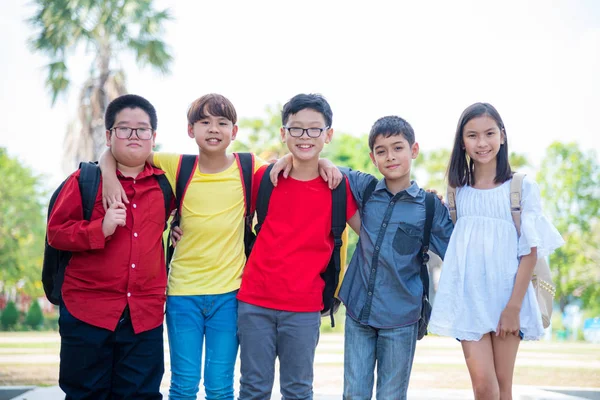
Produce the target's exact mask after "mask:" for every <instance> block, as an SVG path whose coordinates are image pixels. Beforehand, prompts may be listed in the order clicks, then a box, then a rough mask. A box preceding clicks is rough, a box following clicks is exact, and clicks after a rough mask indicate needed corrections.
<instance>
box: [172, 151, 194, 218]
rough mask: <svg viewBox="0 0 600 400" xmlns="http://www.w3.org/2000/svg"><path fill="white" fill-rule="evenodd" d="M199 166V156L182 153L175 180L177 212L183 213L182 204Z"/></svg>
mask: <svg viewBox="0 0 600 400" xmlns="http://www.w3.org/2000/svg"><path fill="white" fill-rule="evenodd" d="M197 167H198V156H196V155H193V154H182V155H181V156H180V157H179V165H178V166H177V176H176V180H175V207H176V208H177V214H178V215H181V205H182V204H183V198H184V197H185V192H187V189H188V186H189V185H190V182H191V181H192V177H193V176H194V172H195V171H196V168H197Z"/></svg>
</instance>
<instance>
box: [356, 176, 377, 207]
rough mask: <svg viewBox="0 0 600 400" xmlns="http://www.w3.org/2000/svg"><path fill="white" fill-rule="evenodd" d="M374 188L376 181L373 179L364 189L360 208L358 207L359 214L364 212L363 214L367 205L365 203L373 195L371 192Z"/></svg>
mask: <svg viewBox="0 0 600 400" xmlns="http://www.w3.org/2000/svg"><path fill="white" fill-rule="evenodd" d="M376 186H377V179H375V178H373V179H372V180H371V182H369V184H368V185H367V187H366V188H365V191H364V192H363V198H362V204H361V207H360V208H361V213H363V214H364V212H365V206H366V205H367V202H368V201H369V199H370V198H371V195H372V194H373V191H374V190H375V187H376Z"/></svg>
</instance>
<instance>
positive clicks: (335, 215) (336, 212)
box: [329, 178, 347, 327]
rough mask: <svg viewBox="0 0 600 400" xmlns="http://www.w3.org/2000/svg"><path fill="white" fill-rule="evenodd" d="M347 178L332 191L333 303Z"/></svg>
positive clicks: (344, 210)
mask: <svg viewBox="0 0 600 400" xmlns="http://www.w3.org/2000/svg"><path fill="white" fill-rule="evenodd" d="M346 202H347V199H346V179H345V178H344V179H342V181H341V182H340V184H339V185H338V187H336V188H335V189H333V191H332V192H331V232H332V233H333V253H332V255H331V258H332V260H333V268H334V270H333V285H332V288H333V293H332V299H331V300H332V305H331V307H334V305H333V302H335V299H333V297H335V290H336V289H337V286H338V284H339V280H340V272H341V269H342V267H341V255H340V250H341V248H342V244H343V242H342V234H343V233H344V229H346ZM334 311H335V310H333V309H332V310H330V312H329V316H330V318H331V326H332V327H334V326H335V321H334V318H333V314H334Z"/></svg>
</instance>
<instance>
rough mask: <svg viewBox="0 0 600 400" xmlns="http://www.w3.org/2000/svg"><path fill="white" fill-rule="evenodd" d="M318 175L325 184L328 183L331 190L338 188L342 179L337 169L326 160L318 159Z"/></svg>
mask: <svg viewBox="0 0 600 400" xmlns="http://www.w3.org/2000/svg"><path fill="white" fill-rule="evenodd" d="M319 174H320V175H321V178H323V180H324V181H325V182H327V183H329V189H331V190H333V189H335V188H336V187H338V185H339V184H340V182H341V181H342V178H343V177H344V175H342V173H341V172H340V170H339V169H338V167H336V166H335V164H334V163H332V162H331V161H329V160H328V159H326V158H320V159H319Z"/></svg>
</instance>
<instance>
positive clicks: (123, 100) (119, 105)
mask: <svg viewBox="0 0 600 400" xmlns="http://www.w3.org/2000/svg"><path fill="white" fill-rule="evenodd" d="M125 108H139V109H141V110H143V111H144V112H145V113H146V114H148V116H149V117H150V126H151V127H152V130H153V131H155V130H156V126H157V124H158V120H157V117H156V109H155V108H154V106H153V105H152V103H150V102H149V101H148V100H146V99H145V98H143V97H142V96H138V95H136V94H124V95H123V96H119V97H117V98H116V99H114V100H113V101H111V102H110V104H109V105H108V107H106V113H104V126H105V127H106V129H111V128H113V125H114V124H115V118H117V114H118V113H119V112H121V111H122V110H124V109H125Z"/></svg>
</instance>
